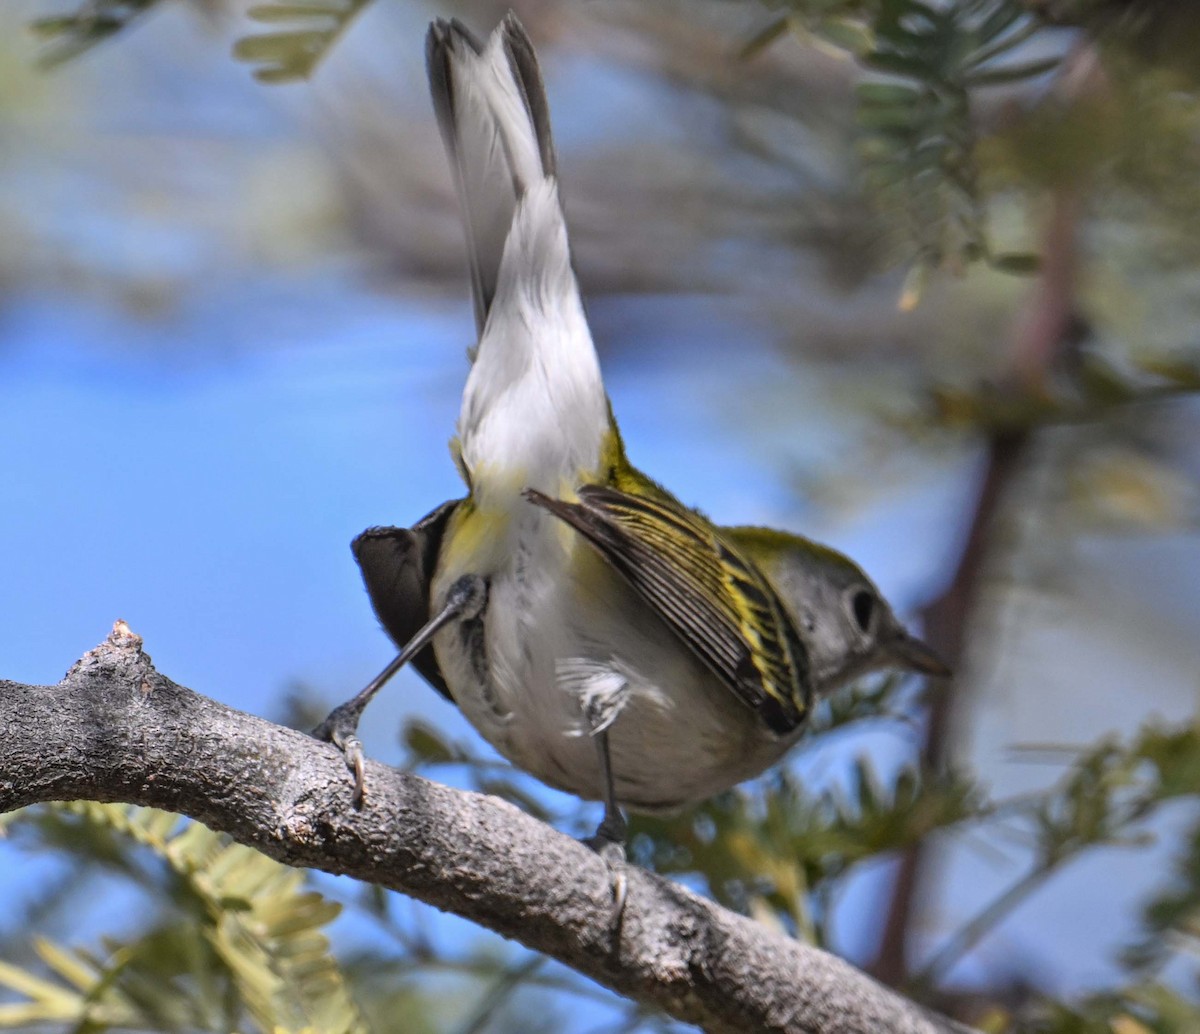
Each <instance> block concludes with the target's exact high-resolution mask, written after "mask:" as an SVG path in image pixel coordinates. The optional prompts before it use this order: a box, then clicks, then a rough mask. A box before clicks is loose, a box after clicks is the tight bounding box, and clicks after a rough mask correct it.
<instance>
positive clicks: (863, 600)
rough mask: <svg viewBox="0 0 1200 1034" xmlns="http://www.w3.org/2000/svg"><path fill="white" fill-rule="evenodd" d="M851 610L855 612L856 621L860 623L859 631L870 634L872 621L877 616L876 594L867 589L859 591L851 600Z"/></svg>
mask: <svg viewBox="0 0 1200 1034" xmlns="http://www.w3.org/2000/svg"><path fill="white" fill-rule="evenodd" d="M850 609H851V610H852V611H853V612H854V620H855V621H856V622H858V627H859V630H860V631H862V632H869V631H870V630H871V619H872V618H873V617H874V616H875V594H874V593H872V592H868V591H867V590H866V589H859V590H858V592H856V593H855V594H854V595H853V596H852V597H851V598H850Z"/></svg>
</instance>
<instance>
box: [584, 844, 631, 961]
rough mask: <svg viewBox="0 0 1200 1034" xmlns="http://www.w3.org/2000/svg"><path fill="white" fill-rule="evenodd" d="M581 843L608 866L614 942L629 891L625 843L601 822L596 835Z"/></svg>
mask: <svg viewBox="0 0 1200 1034" xmlns="http://www.w3.org/2000/svg"><path fill="white" fill-rule="evenodd" d="M583 843H585V844H586V845H587V846H588V847H590V848H591V849H592V850H593V851H595V852H596V854H598V855H599V856H600V858H601V859H602V860H603V861H604V864H605V866H607V868H608V874H609V877H610V883H609V889H610V890H611V891H612V896H613V922H612V933H613V940H614V942H615V941H616V939H617V937H619V936H620V933H621V923H622V920H623V919H624V917H625V897H626V894H627V893H628V891H629V881H628V880H627V879H626V877H625V872H624V866H625V864H626V858H625V845H624V843H622V842H621V841H619V840H613V839H612V838H611V836H609V835H608V833H607V831H606V830H605V828H604V824H603V823H601V825H600V829H598V830H597V831H596V835H595V836H591V837H586V838H585V839H584V840H583Z"/></svg>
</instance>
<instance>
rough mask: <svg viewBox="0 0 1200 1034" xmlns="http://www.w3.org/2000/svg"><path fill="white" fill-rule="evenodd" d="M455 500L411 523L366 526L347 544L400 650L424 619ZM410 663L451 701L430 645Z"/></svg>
mask: <svg viewBox="0 0 1200 1034" xmlns="http://www.w3.org/2000/svg"><path fill="white" fill-rule="evenodd" d="M459 502H461V500H457V499H456V500H454V501H452V502H448V503H443V504H442V505H441V506H439V507H438V508H437V509H436V510H434V511H433V512H432V513H430V514H428V515H427V516H425V517H422V518H421V520H419V521H417V523H416V524H414V525H413V526H412V527H411V528H368V529H367V530H366V531H364V532H363V533H362V534H361V535H359V536H358V538H356V539H355V540H354V541H353V542H352V543H351V545H350V548H351V549H352V550H353V551H354V559H355V560H357V561H358V566H359V570H360V571H361V572H362V577H363V584H364V585H365V586H366V588H367V595H368V596H369V597H370V599H371V608H372V609H373V610H374V611H375V616H376V617H377V618H379V623H380V624H381V625H382V626H383V630H384V631H385V632H387V634H388V636H389V637H390V638H391V640H392V642H393V643H395V644H396V646H397V647H398V648H400V649H403V648H404V647H405V645H407V643H408V641H409V640H410V639H411V638H412V637H413V635H415V634H416V632H417V631H418V630H419V629H421V628H422V627H424V625H425V623H426V622H427V621H428V620H429V583H430V581H431V579H432V578H433V572H434V568H435V566H436V565H437V556H438V550H439V549H440V547H441V541H442V535H443V534H444V533H445V530H446V522H447V521H448V520H449V518H450V515H451V514H452V513H453V512H454V509H455V507H456V506H458V504H459ZM412 665H413V667H414V668H416V669H417V671H418V672H420V674H421V676H422V677H423V678H424V679H425V681H426V682H428V683H429V684H430V685H431V686H433V688H434V689H436V690H437V691H438V692H439V693H441V694H442V696H444V697H445V698H446V699H447V700H449V701H451V702H453V700H454V698H453V697H452V696H451V695H450V688H449V687H448V686H447V685H446V679H445V678H444V677H443V675H442V672H441V669H440V668H439V667H438V663H437V657H436V656H435V655H434V652H433V647H432V645H430V646H426V647H425V649H423V650H422V651H421V652H420V653H418V654H417V655H416V656H415V657H414V658H413V659H412Z"/></svg>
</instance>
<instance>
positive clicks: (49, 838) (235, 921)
mask: <svg viewBox="0 0 1200 1034" xmlns="http://www.w3.org/2000/svg"><path fill="white" fill-rule="evenodd" d="M16 823H25V824H29V825H32V826H34V827H35V830H36V835H37V836H38V837H39V838H40V839H42V841H43V842H44V846H46V847H50V846H52V845H57V846H58V847H59V848H60V850H69V851H74V852H78V853H79V854H80V855H81V856H83V857H86V858H87V860H88V862H89V863H90V864H91V865H100V866H104V867H106V868H108V869H110V870H113V871H115V872H117V873H119V874H120V875H122V876H124V877H125V878H127V879H129V880H132V881H134V882H135V883H140V882H141V880H142V878H143V876H144V875H145V874H144V872H143V865H144V864H145V863H144V861H143V859H142V858H140V857H138V856H137V852H136V848H142V849H145V850H148V851H149V852H150V853H152V855H153V857H154V859H155V861H156V863H157V865H158V866H160V867H161V868H160V871H159V872H157V873H153V875H154V876H157V877H158V878H157V879H155V880H154V881H153V882H152V883H150V884H149V885H148V886H147V888H146V889H147V890H148V891H149V892H150V898H151V904H152V906H154V912H156V913H157V915H156V917H155V918H154V919H152V920H151V921H150V922H149V923H148V924H147V927H146V929H144V930H143V931H141V932H139V933H138V934H137V935H136V936H135V937H134V938H133V939H131V940H128V941H120V940H116V939H111V938H105V939H104V941H103V943H102V947H101V950H99V951H93V950H87V949H73V948H68V947H65V946H63V945H61V944H58V943H56V942H55V941H52V940H50V939H48V938H37V939H36V940H35V945H34V946H35V951H36V953H37V956H38V957H39V959H40V960H41V963H42V968H43V969H44V970H45V971H46V975H41V974H38V973H34V972H33V971H32V970H30V969H28V968H23V967H19V966H16V965H12V964H10V963H0V986H3V987H6V988H8V989H9V990H10V991H12V992H14V993H15V994H16V995H17V996H18V1000H17V1001H15V1002H11V1003H8V1004H5V1005H0V1026H4V1027H18V1028H19V1027H30V1026H34V1025H37V1024H50V1023H59V1024H66V1025H68V1026H69V1027H71V1028H73V1029H77V1030H87V1031H89V1032H100V1031H104V1030H109V1029H113V1028H130V1027H133V1028H137V1029H147V1030H166V1031H173V1030H181V1029H196V1030H209V1031H231V1030H239V1029H246V1028H247V1027H248V1026H249V1025H253V1026H254V1028H255V1029H257V1030H261V1031H279V1032H285V1031H297V1032H299V1031H305V1030H321V1031H330V1032H336V1034H354V1032H359V1031H364V1030H366V1027H365V1025H364V1024H363V1021H362V1019H361V1017H360V1016H359V1013H358V1009H357V1007H356V1006H355V1004H354V1002H353V1000H352V998H351V997H350V995H349V993H348V991H347V988H346V984H345V980H344V978H343V976H342V973H341V970H340V968H339V967H338V964H337V962H336V961H335V960H334V958H333V956H332V955H331V954H330V951H329V941H328V939H327V937H326V936H325V934H324V933H323V932H322V928H323V927H324V926H326V925H327V924H328V923H329V922H330V921H331V920H332V919H333V918H334V917H335V916H336V915H337V914H338V912H339V907H338V906H337V905H336V904H335V903H333V902H330V901H327V900H326V899H324V898H323V897H322V896H321V895H320V894H318V893H316V892H314V891H313V890H311V889H310V888H309V887H308V885H307V880H306V878H305V876H304V874H303V873H302V872H299V871H296V870H292V869H288V868H286V867H284V866H281V865H278V864H277V863H275V862H273V861H271V860H270V859H268V858H266V857H265V856H263V855H261V854H259V853H258V852H257V851H254V850H252V849H250V848H248V847H243V846H242V845H240V844H235V843H233V842H231V841H230V840H229V838H228V837H225V836H221V835H218V834H216V833H213V832H212V831H210V830H208V829H206V828H205V827H204V826H202V825H200V824H199V823H196V822H187V821H184V820H182V819H180V817H179V816H178V815H171V814H168V813H165V812H157V811H152V810H149V809H141V808H130V807H127V806H125V805H117V804H95V803H78V804H67V805H62V806H58V807H49V808H42V809H35V810H30V811H26V812H23V813H20V814H19V816H18V818H17V820H16ZM16 823H13V825H15V824H16ZM164 870H165V871H164Z"/></svg>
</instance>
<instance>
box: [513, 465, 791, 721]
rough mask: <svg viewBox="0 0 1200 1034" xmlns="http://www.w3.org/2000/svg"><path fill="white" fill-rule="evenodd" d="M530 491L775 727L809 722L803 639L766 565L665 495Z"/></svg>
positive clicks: (591, 488)
mask: <svg viewBox="0 0 1200 1034" xmlns="http://www.w3.org/2000/svg"><path fill="white" fill-rule="evenodd" d="M526 496H527V497H528V498H529V499H530V501H531V502H533V503H535V504H537V505H538V506H541V507H543V508H544V509H546V510H548V511H549V512H550V513H552V514H554V515H555V516H556V517H559V518H561V519H562V520H563V521H565V522H566V523H567V524H569V525H570V526H571V527H572V528H574V529H575V530H576V531H578V532H579V533H580V534H581V535H582V536H583V537H584V538H585V539H586V540H587V541H588V542H589V543H590V544H591V545H592V546H593V547H595V549H596V550H597V551H598V552H599V553H600V555H601V556H603V557H604V559H605V560H607V561H608V562H609V563H610V564H611V565H612V567H613V568H614V569H615V570H616V571H618V572H619V573H620V574H621V575H622V576H623V577H624V578H625V579H626V581H628V582H629V584H630V586H632V588H633V590H634V592H636V593H637V595H638V596H639V597H640V598H641V599H642V600H643V601H644V602H645V603H647V604H648V605H649V606H650V608H651V609H652V610H653V611H654V612H655V613H656V614H658V615H659V617H661V618H662V619H663V620H664V621H665V622H666V623H667V625H668V626H670V628H671V629H672V630H673V631H674V632H675V633H676V634H677V635H678V636H679V638H680V639H681V640H683V642H684V643H686V644H687V646H688V647H689V648H690V649H691V650H692V651H693V652H694V653H695V654H696V655H697V656H698V657H699V658H700V659H701V660H702V661H703V662H704V663H705V664H706V665H707V666H708V667H709V668H710V669H711V670H712V671H713V672H714V673H715V674H716V675H717V677H718V678H720V680H721V681H722V682H723V683H724V684H725V685H727V686H728V687H729V688H730V690H732V691H733V692H734V693H735V694H736V695H737V696H738V698H739V699H741V700H742V701H743V702H744V703H746V704H747V705H748V706H750V707H752V708H753V709H754V710H755V711H757V712H758V713H759V714H760V715H761V716H762V718H763V720H764V721H765V722H766V724H767V725H768V726H769V727H770V728H771V729H772V730H773V731H774V732H776V733H779V734H780V735H784V734H787V733H789V732H791V731H792V730H793V729H795V728H796V727H797V726H798V725H799V724H800V723H801V722H802V721H803V720H804V717H805V715H806V713H807V710H808V704H809V700H808V655H807V651H806V650H805V648H804V644H803V643H802V642H801V641H800V637H799V635H798V633H797V632H796V628H795V626H794V625H793V623H792V621H791V619H790V618H789V617H788V616H787V614H786V612H785V611H784V609H783V605H782V603H781V602H780V600H779V597H778V596H777V595H776V593H775V590H774V589H773V588H772V587H771V585H770V584H769V583H768V582H767V580H766V578H765V577H764V576H763V574H762V572H761V571H759V570H758V568H757V567H756V566H755V565H754V564H753V563H751V562H750V561H748V560H747V559H746V558H745V557H744V556H743V555H742V554H741V553H740V552H739V551H738V550H737V548H736V547H735V546H734V545H733V544H732V543H731V542H729V541H728V540H727V539H726V538H724V537H723V536H722V535H721V534H720V532H719V531H718V530H717V529H716V528H715V527H713V526H712V525H711V524H709V523H708V522H707V521H705V520H703V519H702V518H700V517H699V516H698V515H696V514H695V513H693V512H692V511H691V510H689V509H687V508H686V507H685V506H683V505H682V504H681V503H679V502H677V501H675V500H674V499H673V498H672V497H670V496H668V495H666V493H662V492H656V493H654V494H653V495H650V496H644V495H631V494H629V493H627V492H622V491H620V490H618V489H616V488H610V487H608V486H601V485H588V486H585V487H583V488H581V489H580V490H579V499H578V502H565V501H563V500H560V499H552V498H550V497H549V496H546V495H544V494H542V493H541V492H536V491H533V490H529V491H527V492H526Z"/></svg>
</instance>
